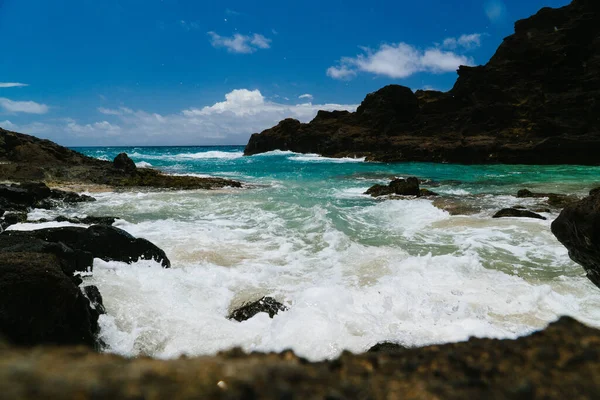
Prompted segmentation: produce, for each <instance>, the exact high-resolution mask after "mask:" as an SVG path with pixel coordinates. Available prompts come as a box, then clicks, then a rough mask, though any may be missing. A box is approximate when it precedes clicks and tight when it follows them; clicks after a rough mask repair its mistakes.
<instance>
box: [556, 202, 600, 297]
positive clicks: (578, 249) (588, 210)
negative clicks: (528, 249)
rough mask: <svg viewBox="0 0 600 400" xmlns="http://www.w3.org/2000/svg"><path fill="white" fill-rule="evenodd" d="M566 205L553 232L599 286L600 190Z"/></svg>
mask: <svg viewBox="0 0 600 400" xmlns="http://www.w3.org/2000/svg"><path fill="white" fill-rule="evenodd" d="M591 193H593V194H592V195H590V196H588V197H586V198H584V199H583V200H581V201H578V202H577V203H573V204H570V205H568V206H566V207H565V208H564V209H563V210H562V212H561V213H560V215H559V216H558V218H556V220H554V222H552V233H553V234H554V236H556V238H557V239H558V240H559V241H560V242H561V243H562V244H563V245H564V246H565V247H566V248H567V249H568V250H569V257H571V259H572V260H573V261H575V262H576V263H578V264H580V265H581V266H583V268H584V269H585V271H586V273H587V277H588V278H589V279H590V280H591V281H592V282H593V283H594V284H595V285H596V286H598V287H600V191H592V192H591Z"/></svg>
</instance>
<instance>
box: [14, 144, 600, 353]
mask: <svg viewBox="0 0 600 400" xmlns="http://www.w3.org/2000/svg"><path fill="white" fill-rule="evenodd" d="M76 150H78V151H80V152H82V153H84V154H87V155H89V156H92V157H97V158H100V159H105V160H112V159H113V158H114V157H115V156H116V155H117V154H118V153H120V152H126V153H128V154H129V156H130V157H131V158H132V159H133V160H134V161H135V162H136V163H137V165H138V166H143V167H153V168H159V169H161V170H163V171H165V172H168V173H172V174H188V175H197V176H207V175H208V176H219V177H225V178H231V179H235V180H239V181H242V182H243V183H244V184H245V186H244V188H242V189H223V190H214V191H201V190H196V191H172V190H164V191H157V190H147V191H145V190H144V191H140V192H128V191H116V192H102V193H92V195H93V196H94V197H96V198H97V199H98V201H97V202H94V203H83V204H79V205H76V206H68V207H66V208H62V209H57V210H50V211H48V210H34V211H33V212H32V213H30V218H48V217H52V216H56V215H72V216H83V215H97V216H103V215H107V216H117V217H120V218H122V219H121V220H118V221H117V222H116V223H115V226H117V227H119V228H122V229H124V230H126V231H128V232H130V233H131V234H133V235H135V236H137V237H143V238H146V239H148V240H150V241H152V242H153V243H155V244H156V245H158V246H159V247H160V248H162V249H163V250H164V251H165V252H166V253H167V255H168V256H169V258H170V260H171V262H172V268H171V269H162V268H161V267H160V265H159V264H158V263H156V262H154V261H148V260H141V261H138V262H136V263H134V264H132V265H127V264H124V263H119V262H105V261H102V260H99V259H96V260H95V261H94V272H93V274H92V275H91V276H88V277H86V278H85V281H86V282H85V284H93V285H96V286H98V288H99V289H100V292H101V293H102V295H103V298H104V304H105V306H106V309H107V314H106V315H103V316H101V319H100V324H101V339H102V340H103V341H104V342H105V343H106V345H107V348H106V351H107V352H111V353H118V354H122V355H127V356H136V355H150V356H154V357H159V358H172V357H177V356H179V355H182V354H187V355H204V354H214V353H216V352H218V351H221V350H226V349H230V348H232V347H235V346H239V347H242V348H243V349H244V350H246V351H267V352H268V351H281V350H284V349H292V350H294V351H295V352H296V353H297V354H298V355H300V356H303V357H306V358H308V359H309V360H323V359H330V358H333V357H336V356H338V355H339V354H340V353H341V352H342V351H343V350H350V351H352V352H363V351H365V350H367V349H368V348H369V347H370V346H372V345H374V344H376V343H377V342H381V341H394V342H398V343H400V344H403V345H405V346H422V345H427V344H432V343H444V342H451V341H462V340H466V339H468V338H469V337H470V336H477V337H493V338H515V337H517V336H521V335H526V334H528V333H531V332H532V331H534V330H537V329H540V328H543V327H545V326H546V325H547V324H548V323H549V322H551V321H554V320H555V319H557V317H558V316H560V315H570V316H573V317H575V318H577V319H578V320H580V321H582V322H584V323H587V324H589V325H592V326H596V327H600V308H599V307H598V304H600V290H598V288H596V287H595V286H594V285H593V284H592V283H591V282H589V281H588V280H587V278H586V277H585V274H584V271H583V268H582V267H581V266H579V265H577V264H575V263H574V262H572V261H571V260H570V259H569V257H568V254H567V250H566V249H565V248H564V247H563V246H562V245H561V244H560V243H559V242H558V241H557V240H556V239H555V238H554V236H553V235H552V233H551V232H550V224H551V222H552V220H553V219H554V218H556V217H557V215H558V211H557V210H549V212H541V214H542V215H543V216H545V217H547V218H548V219H547V220H545V221H543V220H537V219H518V218H505V219H492V218H491V216H492V215H493V214H494V213H495V212H496V211H498V210H500V209H501V208H504V207H508V206H514V205H522V206H526V207H530V208H532V209H537V208H542V209H543V208H547V206H546V205H544V204H542V200H543V199H521V198H517V197H516V193H517V191H518V190H519V189H523V188H527V189H530V190H532V191H534V192H536V191H537V192H554V193H569V194H576V195H578V196H584V195H585V194H586V193H587V192H588V191H589V190H590V189H591V188H593V187H596V186H600V178H599V177H600V167H583V166H562V165H560V166H530V165H528V166H524V165H485V166H482V165H472V166H466V165H453V164H433V163H399V164H384V163H367V162H364V160H363V159H350V158H349V159H330V158H325V157H320V156H318V155H314V154H296V153H292V152H283V151H275V152H270V153H266V154H262V155H256V156H252V157H244V156H243V146H224V147H131V148H113V147H102V148H98V147H96V148H76ZM408 176H416V177H419V178H421V179H422V180H424V181H425V182H426V183H424V184H422V187H425V188H429V189H430V190H433V191H435V192H437V193H439V194H440V195H441V196H440V198H441V199H442V200H434V199H429V198H419V199H398V200H386V199H374V198H371V197H370V196H366V195H364V194H363V193H364V192H365V191H366V190H367V189H368V188H369V187H370V186H372V185H374V184H376V183H381V184H387V183H388V182H389V181H390V180H391V179H393V178H394V177H408ZM434 201H435V202H445V203H451V204H458V205H460V206H461V207H463V208H465V209H467V210H470V214H469V215H450V214H449V213H448V212H446V211H443V210H441V209H440V208H437V207H435V206H434V204H433V203H434ZM436 204H437V203H436ZM60 225H64V224H63V223H47V224H41V225H34V224H21V225H16V226H14V227H13V229H35V228H39V227H41V226H60ZM262 296H271V297H274V298H276V299H277V300H279V301H280V302H282V303H284V304H285V305H286V306H287V307H289V310H288V311H285V312H281V313H279V314H278V315H276V316H275V317H274V318H273V319H270V318H269V317H268V315H267V314H264V313H263V314H258V315H256V316H255V317H253V318H251V319H249V320H248V321H245V322H241V323H239V322H236V321H230V320H228V319H227V318H226V316H227V315H228V314H229V312H230V311H231V310H233V309H234V308H236V307H239V306H240V305H242V304H243V303H245V302H247V301H252V300H257V299H258V298H260V297H262Z"/></svg>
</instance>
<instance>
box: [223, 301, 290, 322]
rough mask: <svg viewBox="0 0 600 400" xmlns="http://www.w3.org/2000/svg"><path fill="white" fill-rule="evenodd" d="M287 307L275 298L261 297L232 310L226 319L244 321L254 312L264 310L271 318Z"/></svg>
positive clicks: (253, 314)
mask: <svg viewBox="0 0 600 400" xmlns="http://www.w3.org/2000/svg"><path fill="white" fill-rule="evenodd" d="M286 310H287V307H286V306H284V305H283V304H281V303H280V302H278V301H277V300H275V299H274V298H272V297H262V298H261V299H259V300H256V301H253V302H251V303H246V304H244V305H243V306H241V307H240V308H238V309H236V310H234V311H233V312H232V313H231V314H229V316H228V317H227V318H228V319H234V320H236V321H238V322H242V321H246V320H248V319H250V318H252V317H254V316H255V315H256V314H258V313H261V312H264V313H268V314H269V317H271V318H273V317H274V316H275V315H276V314H277V313H278V312H279V311H286Z"/></svg>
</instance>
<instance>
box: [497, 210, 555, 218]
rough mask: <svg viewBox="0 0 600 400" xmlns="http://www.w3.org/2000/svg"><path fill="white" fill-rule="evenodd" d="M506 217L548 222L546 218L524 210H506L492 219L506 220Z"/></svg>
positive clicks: (499, 212)
mask: <svg viewBox="0 0 600 400" xmlns="http://www.w3.org/2000/svg"><path fill="white" fill-rule="evenodd" d="M505 217H518V218H536V219H543V220H546V219H547V218H546V217H543V216H541V215H539V214H536V213H534V212H531V211H528V210H522V209H519V208H504V209H502V210H500V211H498V212H497V213H496V214H494V216H493V217H492V218H505Z"/></svg>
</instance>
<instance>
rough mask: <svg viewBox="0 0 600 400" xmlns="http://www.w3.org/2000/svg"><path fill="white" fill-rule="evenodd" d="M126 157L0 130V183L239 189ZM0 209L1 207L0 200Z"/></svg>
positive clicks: (231, 183) (230, 183)
mask: <svg viewBox="0 0 600 400" xmlns="http://www.w3.org/2000/svg"><path fill="white" fill-rule="evenodd" d="M126 157H127V156H126V155H123V156H120V157H117V160H116V164H115V163H114V162H110V161H103V160H98V159H95V158H91V157H87V156H84V155H83V154H80V153H78V152H76V151H73V150H70V149H68V148H66V147H62V146H59V145H57V144H56V143H53V142H51V141H49V140H42V139H38V138H36V137H33V136H30V135H24V134H21V133H17V132H11V131H7V130H4V129H2V128H0V180H10V181H16V182H27V181H32V180H37V181H46V182H53V183H63V182H64V183H70V184H72V183H84V184H98V185H109V186H116V187H138V186H141V187H151V188H173V189H215V188H223V187H241V183H240V182H237V181H232V180H229V179H222V178H200V177H195V176H173V175H165V174H163V173H161V172H160V171H157V170H153V169H148V168H140V169H137V168H135V164H132V163H133V162H132V161H131V159H129V157H127V158H126ZM1 198H2V191H1V190H0V199H1ZM62 200H63V201H67V199H62ZM44 202H45V203H44V204H48V202H47V201H46V200H44ZM48 206H51V204H50V205H48ZM0 208H3V204H2V202H1V201H0Z"/></svg>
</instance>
